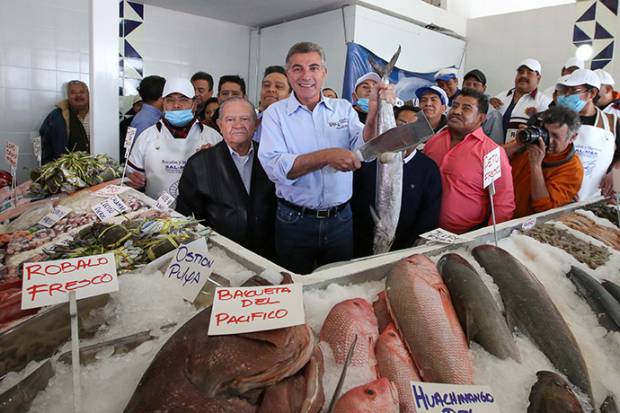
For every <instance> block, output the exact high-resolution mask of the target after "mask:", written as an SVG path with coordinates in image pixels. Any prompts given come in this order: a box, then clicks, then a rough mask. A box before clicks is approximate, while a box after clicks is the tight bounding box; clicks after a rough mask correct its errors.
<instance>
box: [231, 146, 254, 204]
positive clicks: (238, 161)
mask: <svg viewBox="0 0 620 413" xmlns="http://www.w3.org/2000/svg"><path fill="white" fill-rule="evenodd" d="M228 150H229V151H230V156H231V157H232V160H233V162H234V163H235V166H236V167H237V171H239V175H240V176H241V180H242V181H243V186H245V190H246V191H247V192H248V194H249V193H250V184H251V183H252V165H253V164H254V145H252V146H250V150H249V151H248V153H247V155H245V156H241V155H239V154H238V153H237V152H235V151H234V150H233V149H232V148H231V147H230V146H229V147H228Z"/></svg>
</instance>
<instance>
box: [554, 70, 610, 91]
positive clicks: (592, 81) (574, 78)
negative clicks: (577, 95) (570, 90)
mask: <svg viewBox="0 0 620 413" xmlns="http://www.w3.org/2000/svg"><path fill="white" fill-rule="evenodd" d="M561 84H562V85H564V86H570V87H572V86H579V85H589V86H592V87H595V88H597V89H600V88H601V79H599V77H598V75H597V74H596V73H594V72H593V71H592V70H589V69H577V70H575V71H574V72H573V73H572V74H571V75H570V76H569V77H568V79H566V80H565V81H564V82H562V83H561Z"/></svg>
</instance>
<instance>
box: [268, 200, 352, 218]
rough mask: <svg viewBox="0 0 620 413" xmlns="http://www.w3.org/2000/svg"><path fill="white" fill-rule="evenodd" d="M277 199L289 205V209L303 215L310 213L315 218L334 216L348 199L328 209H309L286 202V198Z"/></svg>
mask: <svg viewBox="0 0 620 413" xmlns="http://www.w3.org/2000/svg"><path fill="white" fill-rule="evenodd" d="M278 201H279V202H280V203H281V204H282V205H284V206H286V207H289V208H290V209H292V210H294V211H297V212H301V213H302V214H304V215H310V216H313V217H316V218H331V217H335V216H336V214H337V213H338V212H340V211H342V210H343V209H345V207H346V206H347V205H349V201H347V202H345V203H344V204H340V205H336V206H335V207H331V208H328V209H311V208H306V207H302V206H299V205H295V204H293V203H292V202H288V201H287V200H286V199H282V198H278Z"/></svg>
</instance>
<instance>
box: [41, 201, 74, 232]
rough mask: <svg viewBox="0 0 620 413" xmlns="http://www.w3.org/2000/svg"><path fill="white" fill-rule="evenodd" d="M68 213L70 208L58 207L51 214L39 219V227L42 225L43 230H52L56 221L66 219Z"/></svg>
mask: <svg viewBox="0 0 620 413" xmlns="http://www.w3.org/2000/svg"><path fill="white" fill-rule="evenodd" d="M69 212H71V208H67V207H64V206H62V205H59V206H57V207H56V208H54V209H53V210H52V212H50V213H49V214H47V215H46V216H44V217H43V218H41V220H40V221H39V225H43V226H44V227H45V228H52V227H53V226H54V225H56V223H57V222H58V221H60V220H61V219H63V218H64V217H66V216H67V215H68V214H69Z"/></svg>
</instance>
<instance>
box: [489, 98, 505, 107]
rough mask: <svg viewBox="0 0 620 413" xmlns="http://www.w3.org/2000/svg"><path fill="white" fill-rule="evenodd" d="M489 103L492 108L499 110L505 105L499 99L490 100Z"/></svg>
mask: <svg viewBox="0 0 620 413" xmlns="http://www.w3.org/2000/svg"><path fill="white" fill-rule="evenodd" d="M489 103H490V104H491V106H493V107H494V108H495V109H499V108H501V107H502V106H504V104H503V103H502V101H501V100H499V99H498V98H491V99H490V100H489Z"/></svg>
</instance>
